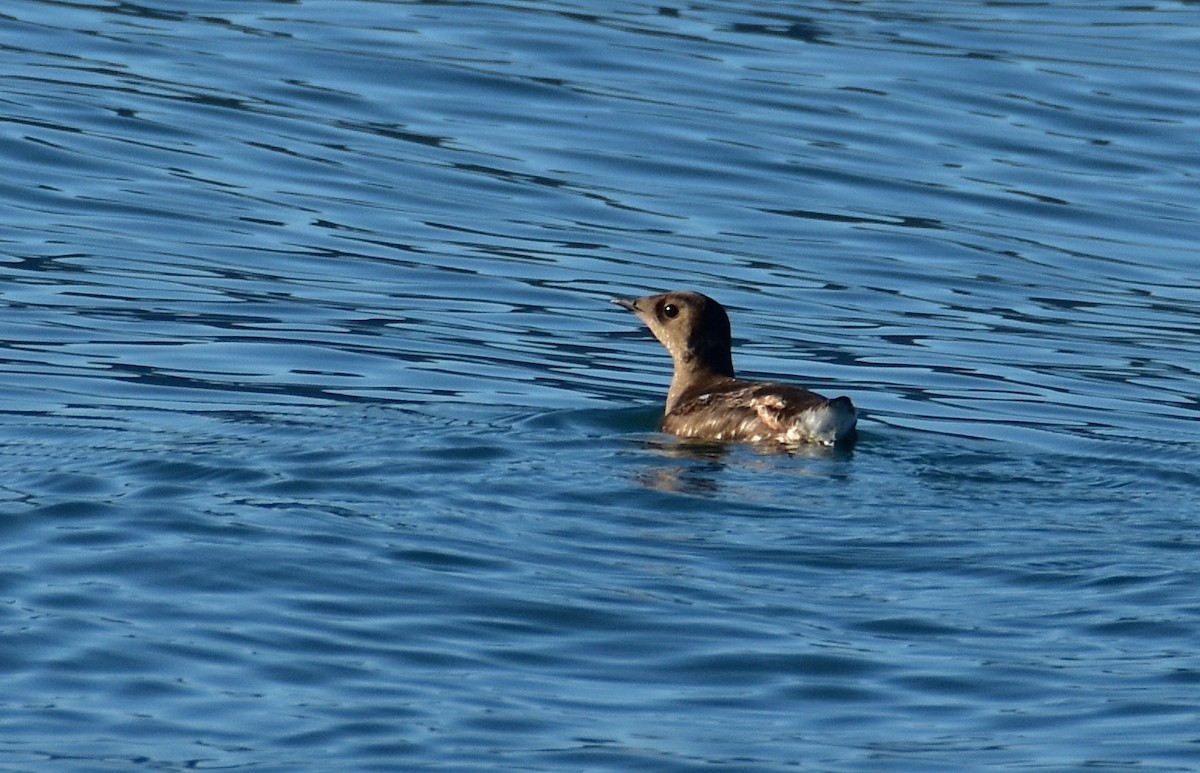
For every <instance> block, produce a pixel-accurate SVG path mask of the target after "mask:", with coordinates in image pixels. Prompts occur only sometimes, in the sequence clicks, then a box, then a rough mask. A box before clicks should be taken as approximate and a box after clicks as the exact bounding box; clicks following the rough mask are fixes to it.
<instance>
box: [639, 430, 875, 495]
mask: <svg viewBox="0 0 1200 773" xmlns="http://www.w3.org/2000/svg"><path fill="white" fill-rule="evenodd" d="M643 447H644V448H646V449H647V450H649V451H651V452H652V454H653V455H654V456H655V457H657V458H658V459H660V460H662V462H663V463H662V464H657V465H654V466H651V467H648V468H647V469H645V470H643V471H642V472H640V473H638V474H637V475H636V480H637V482H638V483H639V484H640V485H642V486H645V487H646V488H648V489H653V490H655V491H662V492H667V493H673V494H694V495H700V496H711V495H713V494H716V493H718V492H720V491H721V488H722V481H723V480H725V479H727V476H728V473H729V472H730V471H731V470H737V471H745V470H763V471H775V470H778V469H780V464H779V462H780V460H792V459H819V460H849V459H850V458H851V457H852V456H853V455H854V448H853V445H845V446H834V447H829V446H817V445H801V446H787V445H783V444H781V443H754V444H751V443H714V442H698V441H691V440H677V439H675V438H670V437H661V438H657V437H656V438H652V439H648V440H644V441H643ZM787 469H789V470H791V471H792V472H794V473H795V474H800V475H806V474H813V473H812V470H811V469H810V468H807V467H804V466H795V465H788V466H787ZM822 474H826V473H822Z"/></svg>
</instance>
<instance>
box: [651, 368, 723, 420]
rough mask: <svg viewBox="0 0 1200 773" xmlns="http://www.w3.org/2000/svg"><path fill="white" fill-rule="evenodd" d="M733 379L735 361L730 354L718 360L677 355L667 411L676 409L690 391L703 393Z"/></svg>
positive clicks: (668, 391) (668, 393) (668, 395)
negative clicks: (710, 360)
mask: <svg viewBox="0 0 1200 773" xmlns="http://www.w3.org/2000/svg"><path fill="white" fill-rule="evenodd" d="M732 380H733V362H732V361H731V359H730V358H728V356H727V357H726V358H725V359H724V360H722V361H718V362H715V363H714V362H707V361H703V360H700V359H699V358H696V357H694V356H693V357H687V356H682V357H676V358H675V372H674V374H672V376H671V388H670V389H668V390H667V413H670V412H671V411H673V410H675V408H677V407H678V406H679V404H680V403H681V402H682V401H683V398H684V397H685V396H686V395H688V394H689V393H692V394H695V393H697V392H700V393H702V392H703V391H704V390H706V389H710V388H712V387H715V386H717V385H719V384H723V383H725V382H727V381H732Z"/></svg>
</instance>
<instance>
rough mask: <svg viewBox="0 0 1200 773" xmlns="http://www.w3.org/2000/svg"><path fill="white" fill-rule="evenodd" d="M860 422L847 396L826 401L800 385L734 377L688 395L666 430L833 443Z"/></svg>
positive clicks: (841, 440) (708, 436)
mask: <svg viewBox="0 0 1200 773" xmlns="http://www.w3.org/2000/svg"><path fill="white" fill-rule="evenodd" d="M856 422H857V415H856V411H855V409H854V404H853V403H852V402H850V398H848V397H837V398H834V399H832V400H828V399H826V398H824V397H822V396H821V395H819V394H817V393H815V392H810V391H808V390H807V389H801V388H800V387H794V386H789V385H786V384H773V383H754V382H747V381H738V380H736V379H730V380H729V381H728V382H726V383H724V384H722V385H720V386H717V387H715V388H711V389H705V390H703V391H700V392H698V393H696V394H685V395H684V396H683V398H682V399H681V400H680V401H679V404H678V405H676V406H675V407H674V409H672V410H671V411H670V412H669V413H668V414H667V415H666V417H665V418H664V419H663V425H662V428H663V431H664V432H668V433H670V434H672V435H677V436H679V437H685V438H697V439H705V440H717V441H750V442H760V441H775V442H781V443H789V444H801V443H821V444H823V445H834V444H837V443H844V442H846V441H848V440H850V439H852V438H853V436H854V428H855V424H856Z"/></svg>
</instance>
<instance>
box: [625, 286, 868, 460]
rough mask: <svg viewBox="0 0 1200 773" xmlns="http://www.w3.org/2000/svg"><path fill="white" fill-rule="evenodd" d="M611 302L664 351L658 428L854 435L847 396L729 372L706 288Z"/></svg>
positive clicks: (722, 316)
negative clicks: (667, 360) (668, 365)
mask: <svg viewBox="0 0 1200 773" xmlns="http://www.w3.org/2000/svg"><path fill="white" fill-rule="evenodd" d="M612 302H613V303H615V304H617V305H618V306H622V307H624V308H626V309H628V310H629V311H632V312H633V313H634V314H636V315H637V316H638V318H639V319H640V320H641V321H642V322H644V323H645V325H646V327H648V328H650V332H651V333H653V334H654V337H655V338H657V339H658V340H659V342H661V343H662V345H663V346H665V347H666V349H667V351H668V352H670V354H671V359H672V361H673V362H674V374H673V375H672V377H671V386H670V388H669V389H668V391H667V402H666V411H665V414H664V416H663V420H662V425H661V429H662V431H663V432H666V433H667V434H670V435H675V436H676V437H680V438H688V439H694V440H700V441H710V442H750V443H765V442H773V443H782V444H785V445H788V446H800V445H814V444H815V445H823V446H835V445H836V446H845V445H847V444H851V443H853V442H854V439H855V436H856V430H855V427H856V424H857V421H858V412H857V410H856V409H855V407H854V403H853V402H851V400H850V398H849V397H835V398H833V399H828V398H825V397H822V396H821V395H819V394H817V393H816V392H810V391H809V390H807V389H803V388H801V387H798V386H791V385H789V384H780V383H774V382H756V381H744V380H742V379H739V378H737V376H735V375H734V371H733V351H732V350H733V342H732V334H731V329H730V325H729V315H728V314H727V313H726V311H725V308H724V307H723V306H722V305H721V304H720V303H718V302H717V301H715V300H713V299H712V298H709V297H708V296H707V295H702V294H701V293H696V292H685V291H674V292H667V293H661V294H659V295H649V296H646V297H644V298H615V299H613V301H612Z"/></svg>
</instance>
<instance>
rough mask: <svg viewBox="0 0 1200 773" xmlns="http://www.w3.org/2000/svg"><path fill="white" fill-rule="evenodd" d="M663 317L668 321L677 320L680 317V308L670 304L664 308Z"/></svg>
mask: <svg viewBox="0 0 1200 773" xmlns="http://www.w3.org/2000/svg"><path fill="white" fill-rule="evenodd" d="M663 316H664V317H666V318H667V319H675V318H676V317H678V316H679V307H678V306H676V305H675V304H673V303H668V304H667V305H666V306H663Z"/></svg>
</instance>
